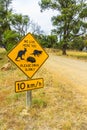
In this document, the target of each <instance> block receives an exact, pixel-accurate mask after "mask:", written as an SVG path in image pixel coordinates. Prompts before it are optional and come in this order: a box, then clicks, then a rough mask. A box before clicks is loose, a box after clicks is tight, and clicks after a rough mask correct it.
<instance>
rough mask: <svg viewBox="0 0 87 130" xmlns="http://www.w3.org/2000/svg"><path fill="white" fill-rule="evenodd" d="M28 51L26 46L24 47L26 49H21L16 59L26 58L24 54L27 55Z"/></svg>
mask: <svg viewBox="0 0 87 130" xmlns="http://www.w3.org/2000/svg"><path fill="white" fill-rule="evenodd" d="M26 52H27V49H26V48H24V50H19V51H18V54H17V57H16V59H15V60H18V58H20V59H21V60H24V58H23V57H22V56H23V55H25V53H26Z"/></svg>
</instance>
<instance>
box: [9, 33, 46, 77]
mask: <svg viewBox="0 0 87 130" xmlns="http://www.w3.org/2000/svg"><path fill="white" fill-rule="evenodd" d="M8 57H9V58H10V59H11V60H12V61H13V62H14V63H15V64H16V65H17V66H18V67H19V68H20V69H21V70H22V71H23V72H24V73H25V74H26V75H27V76H28V77H29V78H31V77H32V76H33V75H34V74H35V73H36V72H37V70H38V69H39V68H40V67H41V66H42V64H43V63H44V62H45V61H46V59H47V58H48V54H47V53H46V52H45V50H44V49H43V48H42V47H41V46H40V44H39V43H38V42H37V41H36V40H35V39H34V37H33V36H32V35H31V34H30V33H28V34H27V35H26V36H25V37H24V38H23V39H22V40H21V41H20V42H19V43H18V45H17V46H16V47H15V48H13V50H11V52H9V54H8Z"/></svg>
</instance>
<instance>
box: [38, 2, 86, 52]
mask: <svg viewBox="0 0 87 130" xmlns="http://www.w3.org/2000/svg"><path fill="white" fill-rule="evenodd" d="M39 5H40V7H41V9H42V10H45V9H52V10H56V11H58V13H57V15H56V16H53V17H52V19H51V20H52V24H53V26H55V29H53V30H52V32H53V33H54V34H56V35H58V37H59V42H60V43H62V49H63V51H65V52H64V54H66V49H67V47H65V45H66V44H68V43H70V41H72V40H73V39H74V38H75V37H78V36H79V35H83V34H85V32H86V30H87V22H86V21H83V19H84V18H86V17H87V11H86V10H87V4H86V3H85V2H84V1H82V0H81V1H77V0H54V1H53V0H49V1H46V0H41V2H40V3H39ZM61 41H62V42H61ZM79 43H80V42H79Z"/></svg>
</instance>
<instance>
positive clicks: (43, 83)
mask: <svg viewBox="0 0 87 130" xmlns="http://www.w3.org/2000/svg"><path fill="white" fill-rule="evenodd" d="M38 79H42V80H43V87H44V79H43V78H36V79H29V80H38ZM29 80H20V81H15V93H21V92H25V91H32V90H35V89H40V88H34V89H31V90H24V91H18V92H16V82H25V81H29ZM43 87H41V88H43Z"/></svg>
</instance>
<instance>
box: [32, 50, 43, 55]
mask: <svg viewBox="0 0 87 130" xmlns="http://www.w3.org/2000/svg"><path fill="white" fill-rule="evenodd" d="M41 54H42V51H40V50H34V51H33V53H32V55H34V56H39V55H41Z"/></svg>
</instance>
